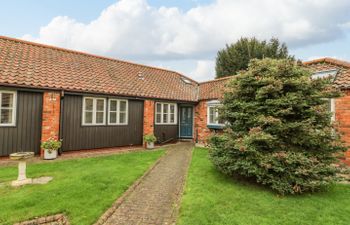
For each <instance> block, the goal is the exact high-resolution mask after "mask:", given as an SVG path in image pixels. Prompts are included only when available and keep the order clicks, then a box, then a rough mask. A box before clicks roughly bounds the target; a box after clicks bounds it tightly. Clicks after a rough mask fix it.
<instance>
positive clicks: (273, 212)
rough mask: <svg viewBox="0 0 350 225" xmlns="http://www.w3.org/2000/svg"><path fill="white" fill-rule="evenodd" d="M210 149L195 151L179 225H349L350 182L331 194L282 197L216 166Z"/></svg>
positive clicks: (332, 190)
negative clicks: (235, 178) (226, 172)
mask: <svg viewBox="0 0 350 225" xmlns="http://www.w3.org/2000/svg"><path fill="white" fill-rule="evenodd" d="M207 155H208V153H207V150H206V149H200V148H196V149H195V151H194V153H193V160H192V163H191V167H190V171H189V175H188V178H187V185H186V191H185V193H184V196H183V200H182V205H181V209H180V216H179V220H178V224H184V225H188V224H191V225H196V224H198V225H199V224H200V225H205V224H210V225H212V224H218V225H219V224H220V225H224V224H232V225H234V224H242V225H253V224H256V225H264V224H266V225H274V224H276V225H280V224H283V225H288V224H290V225H302V224H305V225H313V224H315V225H323V224H324V225H326V224H327V225H342V224H344V225H348V224H350V185H340V184H339V185H336V186H334V187H332V188H331V189H330V190H329V191H327V192H322V193H316V194H313V195H311V194H306V195H303V196H289V197H278V196H276V194H274V193H272V192H270V191H268V190H266V189H264V188H262V187H259V186H257V185H253V184H249V183H247V182H242V181H241V182H239V181H237V180H233V179H231V178H228V177H226V176H224V175H222V174H220V173H219V172H217V171H216V170H215V168H214V167H213V166H212V164H211V162H210V161H209V160H208V156H207Z"/></svg>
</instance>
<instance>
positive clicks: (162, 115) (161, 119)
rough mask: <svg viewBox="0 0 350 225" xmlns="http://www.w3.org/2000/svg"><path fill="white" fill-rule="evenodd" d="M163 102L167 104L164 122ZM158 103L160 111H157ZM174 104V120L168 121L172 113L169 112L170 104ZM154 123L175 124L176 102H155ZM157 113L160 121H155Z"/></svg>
mask: <svg viewBox="0 0 350 225" xmlns="http://www.w3.org/2000/svg"><path fill="white" fill-rule="evenodd" d="M164 104H168V112H167V115H168V119H167V120H168V121H166V122H164V112H163V110H164ZM158 105H161V108H160V110H161V112H160V113H159V112H158V111H157V106H158ZM171 105H172V106H174V122H170V115H171V114H172V113H170V106H171ZM154 111H155V124H157V125H176V124H177V104H176V103H170V102H157V103H156V105H155V110H154ZM157 114H160V122H157Z"/></svg>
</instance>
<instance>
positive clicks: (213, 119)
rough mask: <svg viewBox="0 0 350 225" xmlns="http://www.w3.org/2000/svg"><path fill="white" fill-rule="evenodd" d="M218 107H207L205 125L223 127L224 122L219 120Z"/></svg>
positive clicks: (216, 105)
mask: <svg viewBox="0 0 350 225" xmlns="http://www.w3.org/2000/svg"><path fill="white" fill-rule="evenodd" d="M218 107H219V105H218V104H213V105H208V111H207V115H208V116H207V124H208V125H220V126H224V122H223V121H221V120H220V118H219V110H218Z"/></svg>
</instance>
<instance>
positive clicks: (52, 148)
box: [41, 138, 62, 159]
mask: <svg viewBox="0 0 350 225" xmlns="http://www.w3.org/2000/svg"><path fill="white" fill-rule="evenodd" d="M61 145H62V142H61V141H59V140H54V139H53V138H50V139H49V140H47V141H44V142H42V143H41V148H42V149H44V159H56V158H57V151H58V149H59V148H60V147H61Z"/></svg>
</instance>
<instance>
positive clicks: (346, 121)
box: [335, 90, 350, 165]
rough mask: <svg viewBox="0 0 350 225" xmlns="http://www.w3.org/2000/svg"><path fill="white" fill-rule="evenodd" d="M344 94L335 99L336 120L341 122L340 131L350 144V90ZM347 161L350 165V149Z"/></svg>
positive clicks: (349, 144)
mask: <svg viewBox="0 0 350 225" xmlns="http://www.w3.org/2000/svg"><path fill="white" fill-rule="evenodd" d="M343 93H344V96H343V97H341V98H337V99H336V100H335V120H336V121H337V122H338V124H339V131H340V132H341V133H342V139H343V141H344V142H345V143H346V145H348V146H350V91H349V90H347V91H344V92H343ZM346 158H347V163H348V164H349V165H350V150H349V151H348V152H347V153H346Z"/></svg>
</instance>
